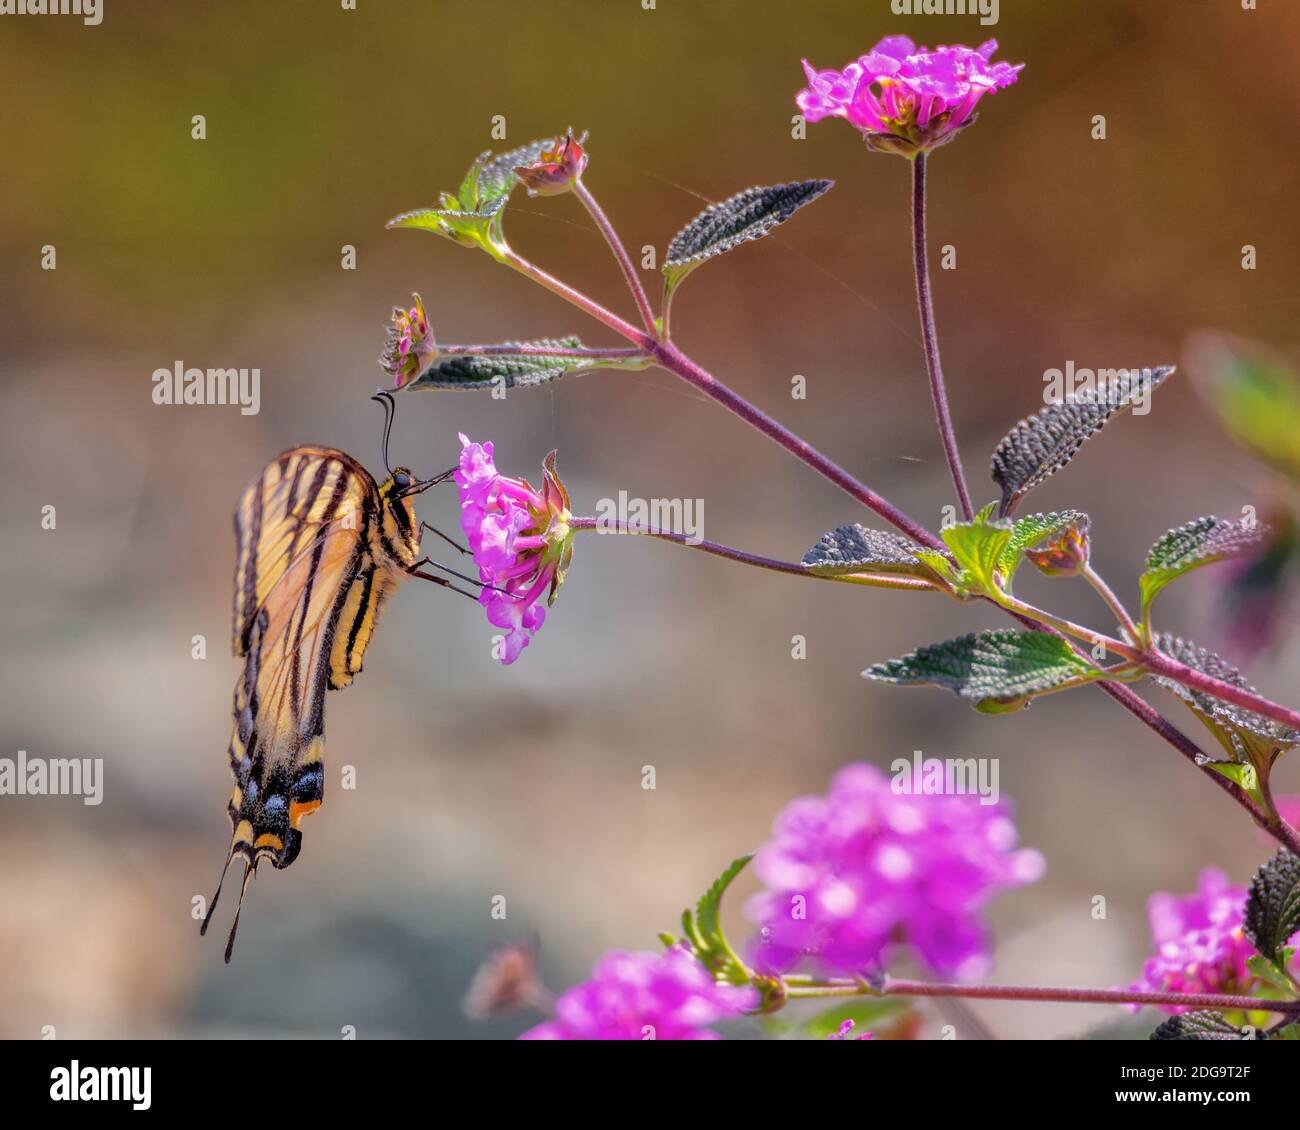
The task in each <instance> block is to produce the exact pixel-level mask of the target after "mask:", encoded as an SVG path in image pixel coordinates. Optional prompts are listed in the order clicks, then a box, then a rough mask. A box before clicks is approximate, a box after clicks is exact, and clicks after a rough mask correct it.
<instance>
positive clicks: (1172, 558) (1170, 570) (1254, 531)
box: [1138, 514, 1270, 622]
mask: <svg viewBox="0 0 1300 1130" xmlns="http://www.w3.org/2000/svg"><path fill="white" fill-rule="evenodd" d="M1269 532H1270V531H1269V529H1268V527H1267V526H1264V525H1261V524H1260V523H1259V522H1252V523H1250V524H1249V525H1247V524H1246V523H1245V522H1229V521H1228V520H1227V519H1224V518H1216V517H1215V516H1214V515H1213V514H1211V515H1209V516H1208V517H1205V518H1197V519H1195V521H1192V522H1188V523H1187V525H1185V526H1179V527H1178V528H1177V529H1174V530H1169V531H1168V532H1167V533H1166V534H1165V535H1164V536H1163V537H1161V538H1160V540H1159V541H1157V542H1156V544H1155V545H1153V546H1152V547H1151V548H1150V550H1148V551H1147V559H1146V566H1145V570H1144V572H1143V573H1142V576H1141V578H1140V579H1139V581H1138V584H1139V585H1140V586H1141V589H1142V619H1143V622H1146V620H1147V618H1148V615H1149V613H1150V609H1151V602H1152V601H1153V600H1155V598H1156V595H1157V594H1158V593H1159V592H1160V591H1161V590H1162V589H1164V587H1165V586H1166V585H1168V584H1169V583H1170V582H1172V581H1174V580H1177V578H1179V577H1181V576H1182V575H1183V574H1184V573H1190V572H1191V571H1192V570H1193V569H1199V568H1200V567H1201V566H1202V565H1213V564H1214V563H1215V562H1216V561H1227V560H1228V559H1229V558H1232V557H1240V556H1241V555H1242V554H1245V553H1249V552H1250V551H1251V550H1252V549H1255V548H1256V547H1258V546H1260V545H1261V544H1263V543H1264V542H1265V541H1266V540H1267V539H1268V535H1269Z"/></svg>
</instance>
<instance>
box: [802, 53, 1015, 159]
mask: <svg viewBox="0 0 1300 1130" xmlns="http://www.w3.org/2000/svg"><path fill="white" fill-rule="evenodd" d="M997 48H998V44H997V40H996V39H990V40H989V41H988V42H987V43H982V44H980V46H979V47H978V48H975V49H973V50H972V49H971V48H969V47H961V46H957V47H936V48H935V49H934V50H933V51H931V50H930V49H929V48H926V47H920V48H918V47H917V46H916V45H915V44H914V43H913V42H912V41H911V40H910V39H908V38H907V36H905V35H889V36H886V37H885V38H884V39H882V40H881V41H880V42H879V43H877V44H876V45H875V47H873V48H872V49H871V50H870V51H868V52H867V53H866V54H865V55H863V56H862V57H861V58H859V59H858V60H857V62H854V63H849V64H848V66H846V67H845V68H844V69H843V70H842V71H833V70H831V71H819V70H816V69H815V68H814V67H813V66H812V64H810V63H809V62H808V60H807V59H805V60H804V61H803V69H804V73H805V74H806V75H807V76H808V86H807V87H806V88H805V89H804V90H801V91H800V92H799V93H798V94H797V95H796V96H795V102H796V103H797V104H798V106H799V109H800V111H801V112H802V113H803V115H804V117H805V118H806V119H807V120H808V121H810V122H819V121H821V120H822V118H829V117H838V118H844V119H845V120H846V121H847V122H848V123H849V124H850V125H852V126H853V127H854V128H856V129H857V130H859V131H860V132H861V134H862V136H863V139H864V140H865V141H866V143H867V146H868V148H870V149H872V150H874V151H876V152H881V153H898V154H901V155H902V156H904V157H915V156H916V155H917V154H918V153H925V152H928V151H929V150H931V149H937V148H938V147H939V146H941V145H947V144H948V142H950V141H951V140H952V139H953V138H954V137H956V135H957V133H958V132H959V131H960V130H962V129H964V128H965V127H966V126H967V125H969V124H970V123H971V121H973V120H974V119H973V118H972V114H973V113H974V110H975V105H976V103H978V102H979V100H980V99H981V98H983V97H984V95H986V94H991V93H993V92H994V91H996V90H998V89H999V88H1001V87H1004V86H1010V85H1011V84H1012V83H1013V82H1015V81H1016V76H1017V75H1018V74H1019V73H1020V71H1021V69H1022V68H1023V67H1024V63H1017V64H1016V65H1014V66H1013V65H1012V64H1010V63H993V62H990V60H991V58H992V56H993V52H994V51H996V50H997Z"/></svg>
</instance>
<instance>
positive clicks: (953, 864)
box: [746, 764, 1045, 980]
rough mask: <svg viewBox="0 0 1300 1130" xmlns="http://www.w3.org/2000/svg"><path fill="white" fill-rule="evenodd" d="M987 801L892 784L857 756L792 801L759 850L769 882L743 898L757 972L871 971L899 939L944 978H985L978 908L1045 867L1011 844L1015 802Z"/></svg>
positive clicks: (985, 947)
mask: <svg viewBox="0 0 1300 1130" xmlns="http://www.w3.org/2000/svg"><path fill="white" fill-rule="evenodd" d="M980 799H981V798H979V797H978V796H970V795H919V796H918V795H909V794H906V793H896V792H895V791H894V788H893V786H892V784H891V781H890V779H889V778H887V777H886V776H885V775H884V774H883V773H882V772H881V771H880V770H879V769H876V768H875V767H874V766H871V765H864V764H856V765H850V766H848V767H847V768H845V769H842V770H841V771H840V772H839V773H837V774H836V775H835V777H834V779H833V780H832V782H831V787H830V791H829V792H828V793H827V794H826V795H825V796H813V797H803V798H800V799H798V800H795V801H792V802H791V803H790V804H788V805H787V806H786V807H785V809H784V810H783V811H782V812H781V814H780V815H779V816H778V817H777V819H776V823H775V826H774V828H773V838H772V840H771V841H770V842H769V843H768V844H766V845H765V846H764V847H763V848H761V849H760V850H759V852H758V854H757V855H756V856H755V859H754V868H755V870H756V871H757V873H758V876H759V878H760V879H761V880H762V881H763V883H764V884H765V885H766V887H767V888H768V889H767V890H766V891H763V892H761V893H760V894H758V895H756V896H755V897H754V898H753V899H751V900H750V902H749V903H748V905H747V907H746V911H747V913H748V914H749V916H750V918H751V919H752V920H753V921H754V922H755V923H757V924H758V925H759V926H760V927H761V935H760V939H759V941H758V942H757V944H756V946H755V948H754V960H755V962H756V964H757V965H758V967H759V969H760V970H761V971H763V972H766V973H784V972H786V971H788V970H789V969H791V968H792V967H793V966H794V965H795V964H797V963H798V962H799V961H800V960H801V959H803V958H805V957H810V958H813V959H815V960H816V962H817V963H818V964H819V965H820V966H821V967H823V968H824V969H826V970H828V971H831V972H836V973H848V974H857V973H863V972H869V971H872V970H875V969H878V968H880V967H881V966H882V965H883V963H884V961H885V959H886V957H887V955H886V949H887V947H889V946H890V945H891V943H894V942H900V943H905V944H906V945H907V946H909V947H910V948H911V950H912V951H913V953H914V954H915V956H917V957H919V958H920V960H921V961H922V962H923V963H924V964H925V965H927V966H928V967H929V968H930V969H932V970H934V971H935V972H937V973H939V974H941V975H944V976H952V977H956V978H958V979H960V980H969V979H974V978H977V977H981V976H983V975H984V974H985V973H986V972H987V970H988V968H989V965H990V956H989V952H990V945H989V936H988V930H987V928H986V926H985V924H984V922H983V920H982V918H981V916H980V911H981V909H982V908H983V907H984V906H985V905H987V903H988V902H989V901H990V900H991V899H992V898H993V897H994V896H995V895H996V894H997V893H998V892H999V891H1001V890H1004V889H1006V888H1010V887H1019V886H1023V885H1025V884H1027V883H1032V882H1034V881H1036V880H1037V879H1038V878H1039V877H1040V876H1041V875H1042V874H1043V871H1044V866H1045V865H1044V861H1043V857H1042V856H1041V855H1040V854H1039V853H1038V852H1037V851H1033V850H1030V849H1019V850H1017V849H1016V841H1017V832H1016V827H1015V825H1014V824H1013V823H1012V820H1011V814H1010V810H1009V808H1008V806H1007V805H1006V804H1005V803H1004V802H1001V801H999V802H998V803H997V804H992V805H985V804H981V803H980Z"/></svg>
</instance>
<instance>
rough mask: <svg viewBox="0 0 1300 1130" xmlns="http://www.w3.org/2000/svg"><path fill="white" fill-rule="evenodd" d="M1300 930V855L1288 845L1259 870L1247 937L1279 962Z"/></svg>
mask: <svg viewBox="0 0 1300 1130" xmlns="http://www.w3.org/2000/svg"><path fill="white" fill-rule="evenodd" d="M1297 931H1300V859H1297V858H1296V857H1295V856H1294V855H1292V854H1291V853H1290V852H1289V851H1286V850H1285V849H1284V850H1282V851H1279V852H1278V853H1277V855H1275V856H1274V857H1273V858H1272V859H1270V860H1269V861H1268V862H1267V863H1265V864H1264V865H1263V866H1262V867H1261V868H1260V869H1259V870H1258V871H1256V872H1255V877H1254V879H1252V880H1251V883H1250V895H1249V897H1248V898H1247V900H1246V937H1248V938H1249V939H1250V940H1251V942H1253V943H1254V946H1255V948H1256V949H1257V950H1259V952H1260V953H1261V954H1263V955H1264V957H1266V958H1267V959H1268V960H1269V961H1271V962H1273V963H1274V964H1275V965H1283V964H1285V957H1284V955H1283V950H1284V949H1285V948H1286V944H1287V942H1289V941H1290V940H1291V936H1292V935H1293V934H1295V933H1296V932H1297Z"/></svg>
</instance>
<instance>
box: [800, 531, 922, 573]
mask: <svg viewBox="0 0 1300 1130" xmlns="http://www.w3.org/2000/svg"><path fill="white" fill-rule="evenodd" d="M921 548H922V547H921V546H920V545H918V544H917V543H916V542H914V541H912V540H911V539H910V538H905V537H903V536H902V535H901V534H895V533H891V532H890V531H888V530H870V529H867V527H865V526H860V525H858V524H857V523H854V524H853V525H848V526H837V527H836V528H835V529H833V530H831V531H830V532H829V533H825V534H823V535H822V536H821V539H820V540H819V541H818V542H817V544H816V545H814V546H813V547H812V548H811V549H810V550H808V552H807V553H805V554H804V555H803V564H804V565H805V566H806V567H807V569H808V571H809V572H811V573H816V574H817V576H819V577H844V578H848V577H852V576H853V575H855V574H887V575H892V576H906V577H918V578H920V579H922V580H926V581H933V580H935V573H934V570H933V569H931V568H930V567H929V566H928V565H926V564H924V563H923V562H922V561H921V560H920V559H919V558H918V557H917V556H916V554H917V551H918V550H920V549H921Z"/></svg>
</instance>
